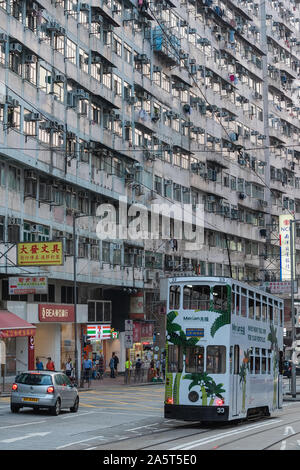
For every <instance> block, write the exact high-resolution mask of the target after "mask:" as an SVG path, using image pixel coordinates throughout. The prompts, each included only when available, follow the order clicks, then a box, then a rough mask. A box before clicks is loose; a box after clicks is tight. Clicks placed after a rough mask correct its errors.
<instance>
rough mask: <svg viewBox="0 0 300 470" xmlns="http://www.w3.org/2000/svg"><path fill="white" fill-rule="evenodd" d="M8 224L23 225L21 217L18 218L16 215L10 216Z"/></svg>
mask: <svg viewBox="0 0 300 470" xmlns="http://www.w3.org/2000/svg"><path fill="white" fill-rule="evenodd" d="M7 224H8V225H21V219H18V218H16V217H8V219H7Z"/></svg>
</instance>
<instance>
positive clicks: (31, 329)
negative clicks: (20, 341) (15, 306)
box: [0, 310, 36, 338]
mask: <svg viewBox="0 0 300 470" xmlns="http://www.w3.org/2000/svg"><path fill="white" fill-rule="evenodd" d="M35 329H36V327H35V326H34V325H32V324H31V323H28V322H27V321H25V320H23V319H22V318H20V317H18V316H17V315H15V314H14V313H12V312H9V311H8V310H0V338H15V337H17V336H34V335H35Z"/></svg>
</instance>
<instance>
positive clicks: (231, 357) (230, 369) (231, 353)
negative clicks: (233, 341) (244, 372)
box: [229, 346, 233, 374]
mask: <svg viewBox="0 0 300 470" xmlns="http://www.w3.org/2000/svg"><path fill="white" fill-rule="evenodd" d="M232 360H233V346H230V352H229V372H230V374H232Z"/></svg>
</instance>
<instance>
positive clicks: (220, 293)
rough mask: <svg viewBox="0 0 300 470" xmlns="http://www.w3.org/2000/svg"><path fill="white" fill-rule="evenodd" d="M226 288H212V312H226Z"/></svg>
mask: <svg viewBox="0 0 300 470" xmlns="http://www.w3.org/2000/svg"><path fill="white" fill-rule="evenodd" d="M227 299H228V295H227V286H214V288H213V307H214V310H222V311H224V310H227V307H228V301H227Z"/></svg>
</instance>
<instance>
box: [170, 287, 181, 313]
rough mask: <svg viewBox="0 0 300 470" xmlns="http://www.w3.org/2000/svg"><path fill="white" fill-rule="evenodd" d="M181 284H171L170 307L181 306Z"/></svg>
mask: <svg viewBox="0 0 300 470" xmlns="http://www.w3.org/2000/svg"><path fill="white" fill-rule="evenodd" d="M179 305H180V286H171V287H170V292H169V308H179Z"/></svg>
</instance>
